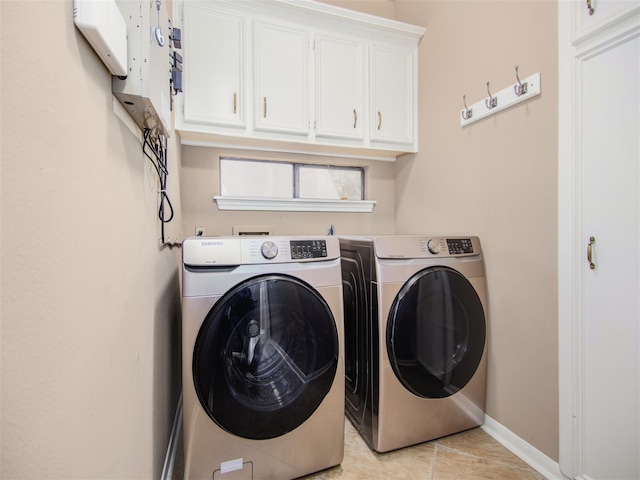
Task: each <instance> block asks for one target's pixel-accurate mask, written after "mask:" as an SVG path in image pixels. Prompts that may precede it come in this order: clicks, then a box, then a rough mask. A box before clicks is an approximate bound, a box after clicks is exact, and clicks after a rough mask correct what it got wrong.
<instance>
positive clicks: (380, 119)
mask: <svg viewBox="0 0 640 480" xmlns="http://www.w3.org/2000/svg"><path fill="white" fill-rule="evenodd" d="M380 127H382V113H380V112H378V130H380Z"/></svg>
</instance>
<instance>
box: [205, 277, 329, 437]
mask: <svg viewBox="0 0 640 480" xmlns="http://www.w3.org/2000/svg"><path fill="white" fill-rule="evenodd" d="M337 362H338V332H337V329H336V323H335V320H334V317H333V314H332V313H331V310H330V308H329V306H328V305H327V303H326V301H325V300H324V299H323V298H322V297H321V296H320V294H319V293H318V292H317V291H316V290H315V289H313V287H311V286H310V285H308V284H306V283H304V282H302V281H301V280H298V279H296V278H294V277H290V276H287V275H262V276H258V277H254V278H251V279H249V280H246V281H245V282H243V283H241V284H239V285H237V286H236V287H235V288H233V289H232V290H230V291H229V292H227V293H226V294H225V295H224V296H223V297H222V298H221V299H220V300H219V301H218V302H217V303H216V304H215V305H214V307H213V308H212V309H211V311H210V312H209V313H208V315H207V317H206V319H205V320H204V322H203V325H202V328H201V329H200V332H199V333H198V337H197V339H196V344H195V347H194V353H193V381H194V384H195V390H196V392H197V394H198V398H199V399H200V403H201V405H202V407H203V408H204V410H205V411H206V412H207V414H208V415H209V416H210V417H211V419H212V420H213V421H215V422H216V423H217V424H218V425H219V426H220V427H222V428H223V429H225V430H226V431H228V432H229V433H232V434H234V435H238V436H241V437H244V438H251V439H268V438H274V437H278V436H281V435H284V434H285V433H287V432H290V431H292V430H293V429H295V428H296V427H298V426H299V425H301V424H302V423H304V422H305V421H306V420H307V419H308V418H309V417H310V416H311V415H312V414H313V412H314V411H315V410H316V409H317V408H318V406H319V405H320V403H321V402H322V400H323V399H324V397H325V396H326V395H327V393H328V392H329V390H330V389H331V385H332V384H333V380H334V377H335V374H336V369H337Z"/></svg>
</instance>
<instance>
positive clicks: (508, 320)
mask: <svg viewBox="0 0 640 480" xmlns="http://www.w3.org/2000/svg"><path fill="white" fill-rule="evenodd" d="M395 4H396V9H395V12H396V18H397V19H398V20H403V21H407V22H412V23H417V24H419V25H423V26H425V27H426V28H427V31H426V34H425V36H424V38H423V40H422V43H421V46H420V58H419V62H420V71H419V77H420V86H419V96H420V139H419V141H420V152H419V153H418V154H417V155H412V156H407V157H406V158H400V159H399V160H398V161H397V164H396V188H395V191H396V231H397V232H398V233H403V232H421V231H423V232H435V233H459V234H477V235H478V236H479V237H480V239H481V241H482V245H483V248H484V253H485V264H486V271H487V283H488V288H489V292H488V295H489V321H490V323H489V329H490V330H489V371H488V390H487V413H488V414H489V415H490V416H491V417H493V418H494V419H495V420H497V421H498V422H500V423H501V424H502V425H504V426H505V427H507V428H508V429H510V430H511V431H513V432H514V433H515V434H517V435H519V436H520V437H521V438H523V439H524V440H526V441H527V442H529V443H530V444H532V445H533V446H535V447H536V448H538V449H539V450H541V451H542V452H543V453H545V454H546V455H548V456H549V457H551V458H552V459H554V460H556V461H557V459H558V364H557V352H558V349H557V255H556V250H557V249H556V245H557V13H556V9H557V4H556V2H552V1H546V0H540V1H493V2H490V1H455V2H451V1H420V2H418V1H400V0H397V1H396V2H395ZM515 65H520V76H521V78H524V77H526V76H528V75H531V74H533V73H535V72H540V74H541V85H542V94H541V96H540V97H538V98H535V99H532V100H530V101H528V102H526V103H524V104H521V105H518V106H515V107H513V108H511V109H509V110H505V111H503V112H500V113H498V114H496V115H493V116H491V117H488V118H486V119H484V120H481V121H479V122H477V123H474V124H472V125H470V126H467V127H465V128H461V127H460V117H459V111H460V109H461V108H462V107H463V105H462V95H463V94H466V95H467V100H468V102H467V103H468V104H472V103H474V102H476V101H478V100H481V99H482V98H484V97H486V95H487V94H486V82H487V81H490V82H491V88H492V91H493V92H495V91H497V90H501V89H502V88H505V87H508V86H509V85H511V84H513V83H515V74H514V66H515Z"/></svg>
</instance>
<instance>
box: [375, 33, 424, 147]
mask: <svg viewBox="0 0 640 480" xmlns="http://www.w3.org/2000/svg"><path fill="white" fill-rule="evenodd" d="M414 60H415V57H414V55H413V52H412V51H411V50H407V49H398V48H392V47H387V46H384V45H373V46H372V47H371V91H370V98H371V112H372V113H373V115H371V140H372V141H382V142H389V143H399V144H406V145H410V144H412V143H413V141H414V128H413V126H414V121H415V120H416V119H415V118H414V113H415V112H414V109H415V108H416V102H415V94H414V87H415V85H414V71H413V63H414Z"/></svg>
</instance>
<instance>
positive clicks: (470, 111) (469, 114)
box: [461, 95, 473, 120]
mask: <svg viewBox="0 0 640 480" xmlns="http://www.w3.org/2000/svg"><path fill="white" fill-rule="evenodd" d="M466 100H467V96H466V95H462V103H463V104H464V111H463V112H462V113H461V115H462V119H463V120H469V119H470V118H471V117H472V116H473V109H471V108H469V107H467V101H466Z"/></svg>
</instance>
